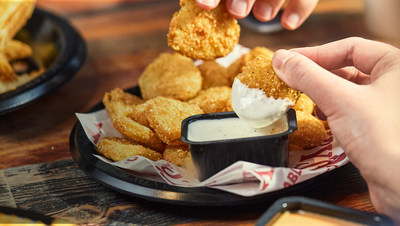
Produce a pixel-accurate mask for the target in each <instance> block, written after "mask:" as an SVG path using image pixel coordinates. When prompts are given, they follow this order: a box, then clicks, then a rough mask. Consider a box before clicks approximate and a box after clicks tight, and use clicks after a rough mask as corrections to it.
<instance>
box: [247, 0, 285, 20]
mask: <svg viewBox="0 0 400 226" xmlns="http://www.w3.org/2000/svg"><path fill="white" fill-rule="evenodd" d="M284 2H285V0H257V1H256V2H255V3H254V7H253V15H254V17H255V18H257V19H258V20H260V21H269V20H272V19H273V18H275V17H276V15H277V14H278V12H279V10H280V9H281V7H282V5H283V3H284Z"/></svg>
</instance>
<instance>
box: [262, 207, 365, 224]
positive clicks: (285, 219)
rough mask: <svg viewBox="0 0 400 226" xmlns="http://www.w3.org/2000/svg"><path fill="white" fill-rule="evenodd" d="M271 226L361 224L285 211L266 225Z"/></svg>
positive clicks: (310, 213)
mask: <svg viewBox="0 0 400 226" xmlns="http://www.w3.org/2000/svg"><path fill="white" fill-rule="evenodd" d="M267 225H271V226H287V225H307V226H314V225H315V226H334V225H340V226H360V225H362V224H359V223H356V222H351V221H346V220H342V219H339V218H335V217H330V216H326V215H320V214H317V213H312V212H308V211H303V210H298V211H295V212H291V211H285V212H284V213H283V214H281V215H280V216H278V218H277V219H276V220H273V221H272V222H270V223H268V224H267Z"/></svg>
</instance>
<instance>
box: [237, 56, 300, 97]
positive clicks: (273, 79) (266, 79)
mask: <svg viewBox="0 0 400 226" xmlns="http://www.w3.org/2000/svg"><path fill="white" fill-rule="evenodd" d="M236 78H237V79H239V80H240V81H241V82H242V83H243V84H245V85H247V86H248V87H249V88H256V89H260V90H262V91H264V93H265V94H266V96H267V97H274V98H275V99H286V98H287V99H289V100H290V101H293V103H296V101H297V99H298V98H299V97H300V91H297V90H294V89H292V88H290V87H289V86H288V85H286V84H285V83H284V82H283V81H282V80H281V79H280V78H279V77H278V76H277V75H276V74H275V71H274V69H273V68H272V60H271V58H268V57H266V56H263V55H259V56H257V57H256V58H255V59H253V60H251V61H250V62H249V63H247V64H246V66H245V67H244V68H243V71H242V72H241V73H240V74H239V75H238V76H236Z"/></svg>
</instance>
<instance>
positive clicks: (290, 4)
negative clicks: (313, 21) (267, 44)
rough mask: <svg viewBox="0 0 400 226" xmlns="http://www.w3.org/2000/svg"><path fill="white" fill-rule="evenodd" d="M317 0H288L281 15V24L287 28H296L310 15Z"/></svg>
mask: <svg viewBox="0 0 400 226" xmlns="http://www.w3.org/2000/svg"><path fill="white" fill-rule="evenodd" d="M317 3H318V0H288V1H287V5H286V8H285V11H284V12H283V15H282V19H281V20H282V25H283V26H284V27H285V28H286V29H289V30H294V29H296V28H298V27H299V26H300V25H301V24H302V23H303V22H304V21H305V20H306V19H307V18H308V16H310V14H311V13H312V11H313V10H314V8H315V6H316V5H317Z"/></svg>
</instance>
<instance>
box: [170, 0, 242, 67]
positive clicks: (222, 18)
mask: <svg viewBox="0 0 400 226" xmlns="http://www.w3.org/2000/svg"><path fill="white" fill-rule="evenodd" d="M180 6H181V9H180V10H179V11H178V12H176V13H175V14H174V15H173V17H172V19H171V23H170V26H169V33H168V45H169V46H170V47H171V48H172V49H174V50H175V51H177V52H179V53H181V54H183V55H185V56H188V57H191V58H196V59H204V60H213V59H215V58H218V57H223V56H226V55H227V54H228V53H230V52H232V50H233V48H234V47H235V46H236V45H237V44H238V43H239V36H240V26H239V25H238V23H237V21H236V19H234V18H233V17H232V16H231V15H230V14H229V13H228V11H227V10H226V7H225V1H224V0H223V1H221V2H220V3H219V4H218V6H217V7H216V8H215V9H212V10H204V9H202V8H200V7H199V6H198V5H197V4H196V1H195V0H181V1H180Z"/></svg>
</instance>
